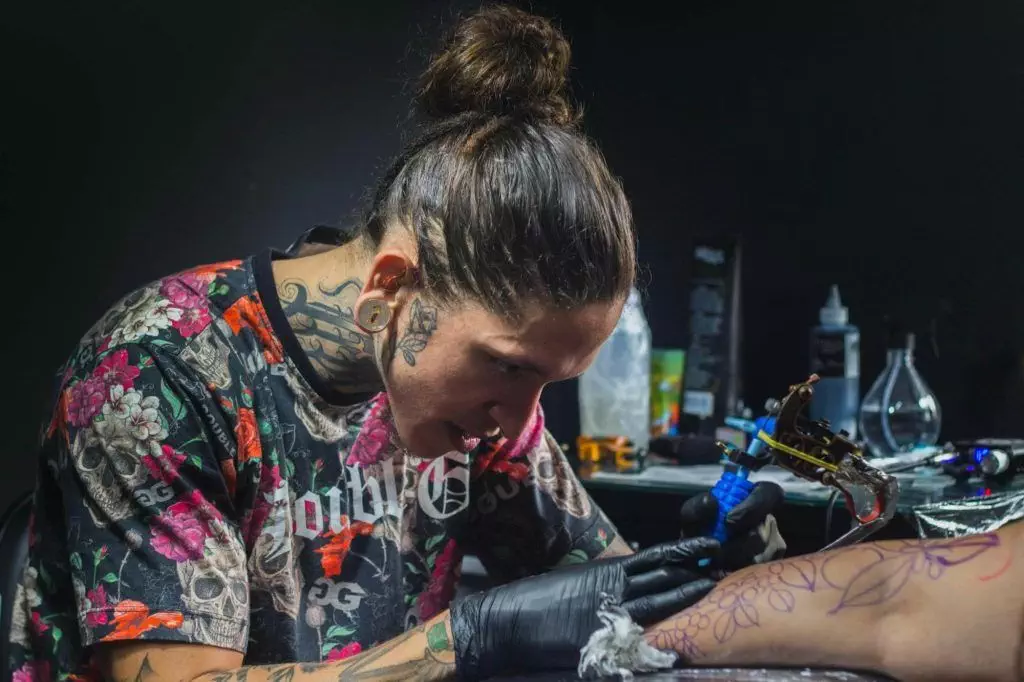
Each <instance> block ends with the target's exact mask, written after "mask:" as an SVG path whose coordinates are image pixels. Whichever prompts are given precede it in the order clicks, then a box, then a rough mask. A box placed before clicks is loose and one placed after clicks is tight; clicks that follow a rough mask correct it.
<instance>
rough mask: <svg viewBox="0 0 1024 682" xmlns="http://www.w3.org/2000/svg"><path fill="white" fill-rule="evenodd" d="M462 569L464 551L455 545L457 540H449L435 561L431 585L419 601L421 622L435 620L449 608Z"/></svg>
mask: <svg viewBox="0 0 1024 682" xmlns="http://www.w3.org/2000/svg"><path fill="white" fill-rule="evenodd" d="M461 568H462V550H461V549H459V548H458V546H457V545H456V544H455V540H449V541H448V544H446V545H445V546H444V549H443V550H441V552H440V553H439V554H438V555H437V559H435V560H434V570H433V572H432V573H431V575H430V583H429V584H428V585H427V589H426V590H425V591H424V592H423V593H422V594H421V595H420V596H419V600H418V601H417V606H418V608H419V612H420V620H428V619H430V618H433V617H434V616H436V615H437V614H439V613H441V611H443V610H444V609H446V608H448V605H449V604H450V603H451V601H452V597H454V596H455V583H456V582H458V580H459V571H460V570H461Z"/></svg>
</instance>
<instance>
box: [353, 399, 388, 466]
mask: <svg viewBox="0 0 1024 682" xmlns="http://www.w3.org/2000/svg"><path fill="white" fill-rule="evenodd" d="M394 428H395V425H394V421H393V420H392V418H391V408H390V406H389V405H388V396H387V394H386V393H381V394H379V395H378V396H377V397H376V398H375V399H374V403H373V406H372V407H371V408H370V413H369V414H368V415H367V417H366V421H364V422H363V425H362V427H361V428H360V429H359V433H358V434H357V435H356V439H355V442H353V443H352V449H351V450H350V451H349V453H348V458H347V459H346V460H345V464H358V465H359V466H364V467H365V466H368V465H370V464H376V463H377V462H379V461H381V460H382V459H384V456H385V455H386V454H387V451H388V446H389V445H390V444H391V435H392V433H394Z"/></svg>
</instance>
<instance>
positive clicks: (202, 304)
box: [160, 273, 210, 310]
mask: <svg viewBox="0 0 1024 682" xmlns="http://www.w3.org/2000/svg"><path fill="white" fill-rule="evenodd" d="M209 286H210V285H209V283H208V282H204V281H203V280H202V279H200V278H199V277H198V276H196V275H194V274H191V273H185V274H182V275H177V276H174V277H168V278H167V279H165V280H164V281H163V282H162V283H161V284H160V295H161V296H163V297H164V298H166V299H167V300H168V301H170V302H171V305H173V306H174V307H175V308H181V309H182V310H189V309H191V308H207V307H208V305H209V304H208V302H207V299H206V290H207V289H208V288H209Z"/></svg>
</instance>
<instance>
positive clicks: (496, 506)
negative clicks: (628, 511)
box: [470, 408, 628, 579]
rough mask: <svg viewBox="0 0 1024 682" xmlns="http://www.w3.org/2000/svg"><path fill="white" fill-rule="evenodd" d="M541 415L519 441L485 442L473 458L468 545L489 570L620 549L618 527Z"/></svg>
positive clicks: (535, 568)
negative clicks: (586, 486) (472, 515)
mask: <svg viewBox="0 0 1024 682" xmlns="http://www.w3.org/2000/svg"><path fill="white" fill-rule="evenodd" d="M543 423H544V422H543V413H541V412H540V411H539V408H538V414H537V419H536V421H535V423H534V425H533V432H532V433H531V434H528V435H529V436H532V437H529V438H527V439H525V440H523V441H521V443H520V447H518V448H516V447H512V446H510V445H509V444H508V443H506V444H502V445H497V446H490V447H491V449H490V450H485V451H484V452H482V453H481V455H480V456H479V458H478V459H477V460H476V461H475V462H474V474H475V475H476V476H477V479H476V480H475V481H474V486H475V487H476V491H475V497H476V499H477V504H476V509H475V514H477V516H478V518H477V519H476V522H475V523H473V524H471V529H470V533H471V536H472V544H473V549H474V551H475V553H476V554H477V556H478V557H479V558H480V560H481V561H482V562H483V563H484V565H485V566H486V567H487V569H488V572H491V573H493V574H495V575H497V576H499V577H501V578H506V579H511V578H516V577H520V576H522V575H530V574H535V573H539V572H541V571H544V570H548V569H550V568H553V567H555V566H558V565H561V564H566V563H580V562H584V561H589V560H591V559H595V558H597V557H598V556H600V555H602V554H603V553H605V552H606V551H608V550H609V547H612V551H618V550H616V549H615V548H616V547H619V548H620V549H621V547H620V546H619V544H618V543H616V539H617V538H618V531H617V530H616V529H615V527H614V526H613V525H612V524H611V522H610V521H609V520H608V518H607V517H606V516H605V515H604V512H602V511H601V509H600V508H599V507H598V506H597V505H596V504H595V503H594V501H593V500H592V499H591V498H590V495H589V494H587V491H586V490H585V489H584V488H583V485H582V484H581V483H580V481H579V478H577V476H576V474H575V472H573V470H572V465H571V464H570V463H569V461H568V459H567V458H566V456H565V453H563V452H562V449H561V448H560V447H559V445H558V442H557V441H556V440H555V438H554V436H552V435H551V434H550V433H549V432H548V431H547V430H546V429H544V426H543ZM481 462H486V466H485V467H483V466H480V464H481ZM622 544H623V545H624V543H622ZM627 551H628V548H627Z"/></svg>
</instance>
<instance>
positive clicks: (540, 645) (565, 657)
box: [451, 538, 719, 680]
mask: <svg viewBox="0 0 1024 682" xmlns="http://www.w3.org/2000/svg"><path fill="white" fill-rule="evenodd" d="M718 549H719V547H718V543H717V542H716V541H715V540H713V539H711V538H693V539H689V540H678V541H676V542H668V543H665V544H662V545H656V546H654V547H649V548H647V549H645V550H642V551H640V552H638V553H636V554H633V555H631V556H624V557H615V558H611V559H598V560H596V561H591V562H588V563H584V564H576V565H573V566H567V567H565V568H558V569H555V570H553V571H551V572H550V573H544V574H541V575H537V576H533V577H530V578H524V579H523V580H517V581H516V582H513V583H509V584H507V585H502V586H501V587H496V588H494V589H492V590H487V591H486V592H478V593H476V594H472V595H469V596H468V597H466V598H465V599H463V600H462V601H460V602H458V603H456V604H455V605H454V606H452V608H451V625H452V635H453V637H454V639H455V670H456V674H457V675H458V678H459V679H460V680H482V679H487V678H490V677H494V676H495V675H500V674H508V673H523V672H531V671H540V670H568V669H572V670H575V669H576V666H577V665H578V664H579V661H580V649H582V648H583V646H584V645H586V643H587V640H589V639H590V635H591V634H593V633H594V632H595V631H597V629H598V628H600V627H601V623H600V621H599V620H598V618H597V609H598V606H599V605H600V603H601V594H602V593H604V594H607V595H610V596H611V597H612V598H613V599H615V600H616V601H618V602H619V604H621V605H622V607H623V608H625V609H626V611H628V612H629V615H630V617H631V618H632V619H633V620H634V621H635V622H636V623H637V624H639V625H641V626H648V625H653V624H654V623H657V622H660V621H662V620H664V619H665V618H667V617H668V616H671V615H672V614H674V613H677V612H679V611H682V610H683V609H685V608H686V607H688V606H691V605H692V604H694V603H696V602H697V601H699V600H700V599H701V598H702V597H703V596H704V595H705V594H707V593H708V592H709V591H711V588H712V587H714V585H715V583H714V581H713V580H710V579H708V578H707V577H706V576H705V575H703V574H701V573H698V567H697V564H698V563H699V562H700V560H701V559H704V558H706V557H714V556H716V555H717V552H718Z"/></svg>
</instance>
